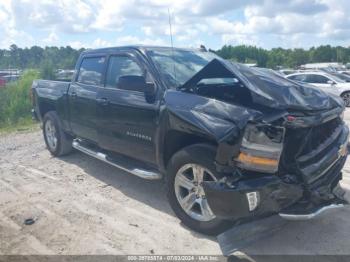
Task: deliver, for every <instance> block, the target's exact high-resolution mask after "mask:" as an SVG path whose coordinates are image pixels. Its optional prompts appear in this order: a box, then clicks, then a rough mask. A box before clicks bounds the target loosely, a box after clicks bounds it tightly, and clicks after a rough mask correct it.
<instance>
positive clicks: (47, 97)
mask: <svg viewBox="0 0 350 262" xmlns="http://www.w3.org/2000/svg"><path fill="white" fill-rule="evenodd" d="M69 85H70V83H69V82H63V81H49V80H35V81H34V82H33V86H32V88H33V95H34V109H35V111H36V112H37V113H38V117H39V119H40V120H42V118H43V117H44V115H45V113H46V112H47V111H51V110H55V111H56V112H57V114H58V116H59V118H60V119H61V121H62V124H63V128H64V129H65V130H66V131H70V125H69V108H68V97H67V93H68V89H69Z"/></svg>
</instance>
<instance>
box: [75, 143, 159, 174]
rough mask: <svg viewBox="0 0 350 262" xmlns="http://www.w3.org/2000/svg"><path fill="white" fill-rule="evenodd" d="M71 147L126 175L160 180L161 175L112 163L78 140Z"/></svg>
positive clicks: (126, 164)
mask: <svg viewBox="0 0 350 262" xmlns="http://www.w3.org/2000/svg"><path fill="white" fill-rule="evenodd" d="M72 146H73V147H74V148H75V149H77V150H79V151H81V152H83V153H85V154H87V155H89V156H92V157H94V158H97V159H99V160H102V161H103V162H106V163H108V164H110V165H112V166H115V167H117V168H119V169H121V170H123V171H125V172H127V173H130V174H133V175H135V176H138V177H141V178H144V179H148V180H156V179H161V178H162V175H161V174H160V173H157V172H155V171H153V170H146V169H141V168H137V167H135V166H132V165H130V164H128V163H121V162H120V163H119V162H118V163H117V162H116V161H113V160H110V159H109V158H108V156H107V155H106V154H104V153H101V152H97V151H95V150H93V149H91V148H88V147H86V146H84V145H82V144H81V143H79V140H77V139H75V140H73V143H72Z"/></svg>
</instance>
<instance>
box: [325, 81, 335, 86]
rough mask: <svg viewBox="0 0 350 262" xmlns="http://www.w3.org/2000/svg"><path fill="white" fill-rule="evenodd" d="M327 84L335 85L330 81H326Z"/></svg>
mask: <svg viewBox="0 0 350 262" xmlns="http://www.w3.org/2000/svg"><path fill="white" fill-rule="evenodd" d="M327 84H330V85H335V82H334V81H332V80H328V81H327Z"/></svg>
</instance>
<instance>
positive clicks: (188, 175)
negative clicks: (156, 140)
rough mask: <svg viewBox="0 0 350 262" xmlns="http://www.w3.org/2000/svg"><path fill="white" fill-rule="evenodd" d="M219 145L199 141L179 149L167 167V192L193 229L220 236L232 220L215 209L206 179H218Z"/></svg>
mask: <svg viewBox="0 0 350 262" xmlns="http://www.w3.org/2000/svg"><path fill="white" fill-rule="evenodd" d="M214 160H215V148H213V147H212V146H210V145H206V144H197V145H193V146H189V147H186V148H184V149H183V150H181V151H179V152H177V153H176V154H175V155H174V156H173V157H172V158H171V160H170V162H169V164H168V168H167V193H168V199H169V203H170V205H171V207H172V209H173V210H174V212H175V214H176V215H177V216H178V217H179V218H180V219H181V221H182V222H183V223H184V224H185V225H186V226H188V227H189V228H191V229H193V230H195V231H198V232H200V233H204V234H207V235H217V234H219V233H221V232H223V231H224V230H225V229H227V228H228V227H229V226H230V225H231V223H230V222H228V221H226V220H222V219H219V218H217V217H216V216H215V214H214V213H213V212H212V210H211V208H210V206H209V204H208V200H207V198H206V194H205V192H204V189H203V182H207V181H208V182H209V181H217V180H218V179H220V177H221V176H220V175H219V174H218V173H217V172H216V168H215V165H214Z"/></svg>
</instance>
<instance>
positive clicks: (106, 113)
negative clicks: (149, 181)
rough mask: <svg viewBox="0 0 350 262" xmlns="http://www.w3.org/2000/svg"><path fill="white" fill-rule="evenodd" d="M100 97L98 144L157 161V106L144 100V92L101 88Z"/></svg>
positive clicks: (112, 149) (118, 151) (145, 159)
mask: <svg viewBox="0 0 350 262" xmlns="http://www.w3.org/2000/svg"><path fill="white" fill-rule="evenodd" d="M97 97H98V99H101V98H106V99H107V98H108V104H104V105H102V104H98V106H97V107H98V110H97V116H98V127H99V130H98V137H99V146H100V147H102V148H104V149H107V150H111V151H114V152H117V153H121V154H124V155H127V156H130V157H133V158H136V159H140V160H144V161H147V162H151V163H154V162H155V151H154V149H155V147H154V134H155V128H156V119H157V113H156V112H157V110H156V106H155V105H153V104H148V103H147V102H146V101H145V97H144V95H143V93H140V92H133V91H127V90H117V89H115V90H114V89H101V90H100V91H99V93H98V95H97Z"/></svg>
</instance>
